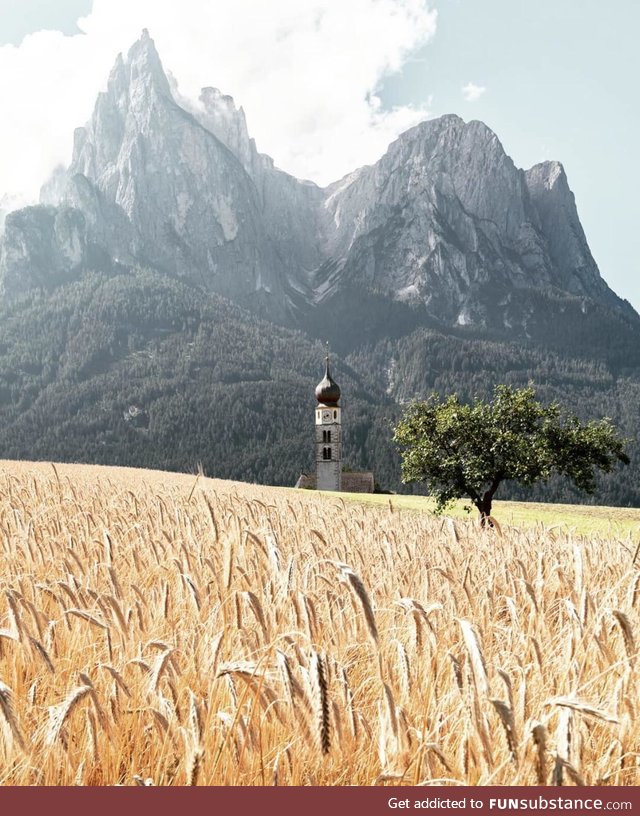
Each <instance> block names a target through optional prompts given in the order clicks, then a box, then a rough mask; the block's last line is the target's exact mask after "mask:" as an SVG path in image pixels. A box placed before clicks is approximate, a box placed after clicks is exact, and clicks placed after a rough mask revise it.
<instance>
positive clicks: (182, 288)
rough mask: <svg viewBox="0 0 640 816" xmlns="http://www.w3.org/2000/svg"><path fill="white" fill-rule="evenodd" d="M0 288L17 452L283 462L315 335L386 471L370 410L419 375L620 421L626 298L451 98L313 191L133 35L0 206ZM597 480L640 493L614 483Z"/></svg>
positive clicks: (568, 199)
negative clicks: (443, 108)
mask: <svg viewBox="0 0 640 816" xmlns="http://www.w3.org/2000/svg"><path fill="white" fill-rule="evenodd" d="M0 296H1V298H2V305H1V306H0V318H1V319H2V325H3V328H2V330H1V331H0V427H3V428H4V429H5V435H4V436H5V439H6V440H7V442H6V447H7V449H8V451H9V452H11V454H12V455H16V456H28V455H29V451H30V452H31V453H32V455H38V456H42V457H53V456H54V455H55V456H56V457H57V458H67V459H68V458H71V459H73V458H76V457H78V456H81V457H83V458H84V459H85V460H88V461H100V462H113V463H119V464H122V463H125V462H130V463H131V464H139V465H147V466H154V467H163V466H164V467H172V468H176V469H181V468H185V467H190V466H193V464H194V462H196V461H197V460H198V459H201V460H203V461H206V463H207V466H208V467H209V468H210V472H213V473H215V474H216V475H224V476H231V477H234V478H250V479H258V480H262V481H272V482H275V483H287V482H290V481H292V479H293V478H294V477H295V475H296V471H299V470H301V469H304V468H305V467H308V466H309V465H310V462H309V455H310V448H309V445H310V442H309V439H310V437H309V438H308V436H307V424H308V422H307V420H306V419H305V416H306V414H305V411H306V410H308V402H307V400H306V396H305V395H306V394H311V387H312V385H313V380H314V378H315V377H316V376H317V365H316V364H315V363H314V360H315V357H319V346H318V345H317V341H318V340H326V339H329V340H330V341H331V343H332V347H333V348H334V349H335V350H336V351H337V352H338V353H339V355H340V357H341V359H339V360H338V361H337V371H338V373H340V372H342V373H343V374H344V376H345V377H346V378H347V380H346V381H345V382H346V385H347V388H343V390H344V392H345V394H349V393H351V400H352V402H351V404H350V406H349V408H350V410H351V413H350V422H351V426H350V428H351V430H350V431H347V436H346V451H347V454H348V457H349V464H351V465H353V466H359V467H365V466H366V467H374V468H375V469H376V471H377V472H378V473H379V474H380V475H381V478H382V480H383V481H384V482H385V483H386V484H387V485H388V486H391V487H394V488H398V487H399V486H400V485H399V480H398V461H397V456H395V454H394V451H393V449H392V447H391V444H390V441H389V436H390V428H389V424H390V422H392V421H393V419H394V418H395V417H397V416H398V412H399V410H400V406H401V404H402V403H403V402H404V401H406V400H407V399H411V398H413V397H423V396H425V395H426V394H428V393H430V392H431V391H433V390H457V391H459V392H460V393H462V394H464V395H466V396H472V395H473V394H475V393H486V392H487V391H489V390H490V389H491V387H492V385H493V383H495V382H500V381H508V382H514V383H526V382H527V381H528V380H529V379H534V380H535V381H536V382H537V383H538V384H539V385H540V388H541V391H542V393H543V394H544V396H545V397H548V398H554V397H559V398H560V399H562V400H563V401H566V402H569V403H570V404H573V405H574V406H575V407H576V408H577V409H579V410H580V411H581V412H582V413H583V414H584V415H585V416H590V415H602V414H603V413H607V414H609V415H611V416H612V417H613V418H614V419H616V420H617V421H619V422H620V423H621V425H622V427H623V428H624V429H626V431H627V433H628V434H629V435H633V436H635V432H636V427H637V411H636V413H634V409H633V404H634V400H635V405H637V404H639V403H638V400H637V397H638V382H640V318H639V317H638V315H637V314H636V312H635V311H634V310H633V309H632V307H631V306H630V305H629V304H628V303H627V302H626V301H623V300H621V299H620V298H618V296H617V295H616V294H615V293H614V292H612V291H611V289H610V288H609V287H608V286H607V284H606V283H605V281H604V280H603V278H602V277H601V275H600V272H599V270H598V267H597V264H596V263H595V261H594V259H593V257H592V255H591V252H590V250H589V246H588V243H587V240H586V237H585V234H584V231H583V229H582V226H581V224H580V220H579V217H578V212H577V209H576V203H575V199H574V196H573V193H572V192H571V190H570V187H569V184H568V180H567V177H566V174H565V172H564V169H563V167H562V165H561V164H560V163H558V162H544V163H542V164H539V165H536V166H535V167H532V168H531V169H529V170H527V171H524V170H521V169H519V168H517V167H516V166H515V165H514V163H513V161H512V160H511V159H510V158H509V156H508V155H507V154H506V153H505V151H504V149H503V147H502V145H501V144H500V141H499V139H498V138H497V136H496V135H495V134H494V133H493V132H492V131H491V130H490V129H489V128H488V127H487V126H486V125H484V124H483V123H481V122H477V121H472V122H464V121H463V120H462V119H461V118H460V117H458V116H454V115H450V116H443V117H440V118H439V119H434V120H429V121H427V122H423V123H422V124H420V125H418V126H417V127H414V128H412V129H411V130H409V131H407V132H406V133H403V134H402V135H401V136H400V137H399V138H398V139H397V140H396V141H395V142H394V143H393V144H391V145H390V147H389V149H388V150H387V152H386V153H385V155H384V156H383V157H382V158H381V159H380V160H379V161H378V162H376V163H375V164H374V165H371V166H365V167H362V168H359V169H357V170H355V171H354V172H353V173H351V174H349V175H348V176H346V177H345V178H343V179H341V180H340V181H337V182H336V183H334V184H331V185H329V186H328V187H326V188H321V187H319V186H317V185H316V184H313V183H312V182H309V181H301V180H298V179H296V178H294V177H292V176H290V175H289V174H287V173H285V172H283V171H281V170H279V169H278V168H277V167H275V165H274V163H273V161H272V160H271V159H270V158H269V157H268V156H265V155H263V154H261V153H259V152H258V149H257V147H256V144H255V142H254V140H253V139H251V137H250V135H249V130H248V127H247V122H246V117H245V114H244V111H243V110H242V108H237V107H236V104H235V102H234V100H233V99H232V98H231V97H229V96H226V95H224V94H223V93H222V92H220V91H219V90H217V89H215V88H212V87H208V88H205V89H203V91H202V93H201V96H200V99H199V100H198V102H197V103H193V102H191V101H187V100H185V99H183V98H182V97H181V96H180V95H179V93H178V91H177V90H176V88H175V87H174V85H173V84H172V82H171V81H170V80H169V79H168V78H167V75H166V74H165V72H164V69H163V66H162V64H161V61H160V57H159V56H158V53H157V51H156V48H155V45H154V43H153V40H152V39H151V37H150V36H149V34H148V32H146V31H145V32H143V35H142V37H141V38H140V40H139V41H138V42H136V43H135V44H134V45H133V47H132V48H131V50H130V51H129V53H128V55H127V57H126V58H123V57H122V56H119V57H118V59H117V60H116V63H115V65H114V68H113V70H112V72H111V74H110V76H109V79H108V82H107V85H106V89H105V91H104V92H103V93H101V94H100V95H99V96H98V99H97V102H96V105H95V109H94V112H93V115H92V117H91V119H90V121H89V122H88V123H87V125H86V126H85V127H81V128H78V129H77V130H76V132H75V138H74V148H73V155H72V158H71V162H70V165H69V167H67V168H61V169H59V170H58V171H56V173H55V174H54V175H53V176H52V178H51V179H50V180H49V181H48V182H47V183H46V184H45V186H44V187H43V189H42V193H41V203H40V204H39V205H37V206H33V207H28V208H25V209H22V210H18V211H15V212H12V213H9V214H8V215H6V217H5V220H4V230H3V234H2V238H1V240H0ZM71 306H73V308H71ZM250 327H253V328H250ZM49 337H50V338H53V339H51V341H49V340H48V339H47V338H49ZM284 348H286V349H287V351H286V353H283V351H282V349H284ZM194 349H197V353H196V351H194ZM278 354H279V355H280V358H279V359H280V363H278V362H276V359H275V358H276V356H277V355H278ZM194 355H195V356H194ZM194 360H198V362H197V363H196V362H194ZM285 360H286V363H287V365H286V366H283V364H282V363H283V361H285ZM172 366H175V367H176V368H175V370H174V369H173V368H172ZM230 372H232V373H230ZM350 388H351V392H350ZM347 399H349V397H347ZM278 401H281V407H280V408H276V404H277V403H278ZM285 403H286V407H284V406H285ZM345 404H347V403H345ZM229 412H231V414H232V415H233V416H234V424H233V428H234V430H233V432H232V433H228V424H229V415H228V414H229ZM263 412H264V416H262V414H263ZM258 416H262V418H261V419H258V418H257V417H258ZM248 451H253V452H254V453H255V456H254V458H253V459H252V458H251V456H249V455H248ZM285 451H286V457H285V460H282V458H281V457H282V456H283V454H284V452H285ZM632 452H633V465H632V470H633V472H634V473H639V474H640V462H639V461H638V456H637V449H636V448H635V447H633V446H632ZM252 455H253V454H252ZM278 457H280V459H279V458H278ZM639 481H640V480H636V482H635V484H638V482H639ZM607 485H608V487H607ZM612 485H613V486H612ZM545 490H546V493H545ZM562 490H564V488H560V487H559V486H558V485H552V486H551V487H548V488H542V495H546V496H549V495H551V496H554V497H558V496H560V495H564V494H563V493H561V491H562ZM603 490H604V491H605V492H606V491H607V490H609V493H608V494H607V496H608V500H609V501H611V502H612V503H613V502H619V503H640V488H637V487H634V482H633V480H629V479H626V480H625V481H624V482H623V481H622V480H621V479H618V481H615V480H613V481H612V480H608V481H607V482H606V484H605V483H603Z"/></svg>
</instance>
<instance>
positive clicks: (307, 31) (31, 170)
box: [0, 0, 436, 199]
mask: <svg viewBox="0 0 640 816" xmlns="http://www.w3.org/2000/svg"><path fill="white" fill-rule="evenodd" d="M79 27H80V29H81V31H82V32H83V33H82V34H78V35H75V36H71V37H65V36H63V35H62V34H60V33H59V32H51V31H41V32H38V33H35V34H32V35H30V36H28V37H27V38H26V39H25V40H24V41H23V42H22V43H21V45H20V46H19V47H14V46H4V47H2V48H0V99H1V100H2V118H3V123H2V127H0V197H1V196H2V195H3V194H6V193H8V194H16V193H21V194H23V195H24V196H26V197H27V198H31V199H33V198H35V197H36V196H37V192H38V189H39V186H40V184H41V183H42V182H43V181H44V180H45V179H46V177H47V176H48V175H49V173H50V172H51V170H52V169H53V168H54V166H55V165H56V164H60V163H64V164H66V163H68V161H69V159H70V155H71V148H72V141H73V129H74V128H75V127H77V126H78V125H83V124H84V123H85V122H86V121H87V119H88V118H89V116H90V115H91V111H92V109H93V104H94V101H95V97H96V95H97V93H98V92H99V91H100V90H102V89H104V86H105V83H106V79H107V76H108V73H109V70H110V68H111V65H112V64H113V62H114V60H115V57H116V54H117V53H118V52H119V51H125V52H126V51H127V50H128V48H129V47H130V46H131V44H132V43H133V42H134V41H135V40H136V39H137V38H138V37H139V36H140V33H141V31H142V29H143V28H145V27H146V28H148V29H149V31H150V33H151V36H152V37H153V38H154V40H155V42H156V45H157V47H158V51H159V53H160V57H161V59H162V61H163V64H164V67H165V69H166V70H167V71H170V72H171V73H172V74H173V75H174V76H175V78H176V79H177V81H178V85H179V90H180V92H181V93H182V94H184V95H185V96H187V97H189V98H191V99H196V98H197V96H198V94H199V91H200V88H201V87H202V86H204V85H214V86H216V87H218V88H220V89H221V90H222V91H224V92H225V93H229V94H232V95H233V96H234V97H235V99H236V102H237V103H238V104H241V105H243V107H244V109H245V112H246V114H247V120H248V124H249V129H250V131H251V134H252V135H253V136H254V137H255V139H256V142H257V144H258V149H259V150H261V151H262V152H265V153H269V154H270V155H272V156H273V157H274V159H275V160H276V163H277V164H278V165H279V166H280V167H282V168H284V169H285V170H287V171H289V172H291V173H293V174H295V175H298V176H301V177H307V178H312V179H314V180H316V181H318V182H320V183H327V182H329V181H333V180H334V179H336V178H339V177H340V176H342V175H343V174H345V173H347V172H349V171H350V170H352V169H353V168H354V167H356V166H358V165H361V164H364V163H368V162H371V161H375V160H376V159H377V158H378V157H379V156H380V155H381V153H382V152H383V151H384V149H385V148H386V146H387V145H388V143H389V142H390V141H391V140H392V139H393V138H395V137H396V136H397V135H398V134H399V133H400V132H401V131H402V130H404V129H406V128H407V127H411V126H412V125H414V124H416V123H417V122H418V121H420V120H421V119H424V118H425V117H426V116H427V115H428V111H427V110H426V109H424V108H414V107H409V106H403V107H399V108H397V109H394V110H392V111H384V110H382V106H381V104H380V100H379V98H378V97H377V95H376V90H377V89H378V88H379V86H380V83H381V81H382V79H383V78H384V77H385V76H387V75H389V74H390V73H394V72H397V71H399V70H400V69H401V67H402V65H403V63H404V62H405V61H406V59H407V58H408V57H409V55H410V54H411V53H412V52H413V51H415V49H416V48H418V47H420V46H421V45H423V44H424V43H425V42H426V41H427V40H428V39H429V38H430V37H431V36H432V35H433V34H434V32H435V27H436V12H435V11H432V10H430V9H429V8H428V5H427V0H349V2H347V3H345V2H343V0H305V2H303V3H301V2H300V0H269V2H268V3H263V2H260V0H217V2H215V3H212V2H210V0H181V2H180V3H169V2H166V0H161V1H160V2H159V0H94V4H93V8H92V11H91V13H90V14H89V15H88V16H87V17H85V18H82V19H81V20H80V21H79Z"/></svg>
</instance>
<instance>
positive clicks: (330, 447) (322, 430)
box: [316, 353, 342, 491]
mask: <svg viewBox="0 0 640 816" xmlns="http://www.w3.org/2000/svg"><path fill="white" fill-rule="evenodd" d="M325 366H326V368H325V373H324V378H323V379H322V380H321V381H320V382H319V383H318V385H317V387H316V400H317V403H318V404H317V405H316V490H336V491H339V490H340V489H341V487H342V419H341V417H340V406H339V405H338V402H339V401H340V386H339V385H338V383H337V382H335V380H334V379H333V378H332V377H331V372H330V371H329V354H328V353H327V357H326V360H325Z"/></svg>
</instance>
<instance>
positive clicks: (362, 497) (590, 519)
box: [328, 493, 640, 541]
mask: <svg viewBox="0 0 640 816" xmlns="http://www.w3.org/2000/svg"><path fill="white" fill-rule="evenodd" d="M328 495H334V496H340V497H341V498H343V499H345V500H347V501H357V502H364V503H366V504H377V505H380V506H381V507H388V506H389V502H391V504H392V506H393V507H394V509H400V510H409V511H414V512H421V513H431V514H433V512H434V507H435V503H434V501H433V500H432V499H429V498H427V497H425V496H399V495H393V496H389V495H378V494H366V493H334V494H328ZM464 508H465V502H464V501H459V502H456V504H454V505H453V506H452V507H451V508H450V509H448V510H447V512H446V514H445V515H448V516H452V517H454V518H472V519H473V518H476V516H477V513H476V511H475V509H473V511H472V512H471V513H470V514H469V513H467V512H466V511H465V509H464ZM493 516H494V518H496V519H497V521H498V523H499V524H500V525H502V526H514V527H533V526H535V525H536V524H543V525H544V526H545V527H558V528H559V530H562V532H575V533H576V534H578V535H600V536H603V537H606V538H627V537H631V539H632V540H634V541H640V509H638V508H628V507H597V506H590V505H583V504H538V503H534V502H512V501H496V502H494V504H493Z"/></svg>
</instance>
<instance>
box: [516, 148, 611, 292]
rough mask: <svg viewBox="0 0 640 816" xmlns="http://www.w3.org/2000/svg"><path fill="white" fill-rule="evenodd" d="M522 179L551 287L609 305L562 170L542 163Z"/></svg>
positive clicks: (554, 165) (604, 284)
mask: <svg viewBox="0 0 640 816" xmlns="http://www.w3.org/2000/svg"><path fill="white" fill-rule="evenodd" d="M525 178H526V181H527V188H528V190H529V195H530V197H531V201H532V203H533V205H534V207H535V209H536V212H537V215H538V219H539V222H540V228H541V230H542V234H543V236H544V240H545V243H546V247H547V250H548V252H549V258H550V260H551V264H552V269H553V276H554V282H555V284H556V285H557V286H558V287H559V288H560V289H564V290H566V291H567V292H573V293H575V294H578V295H587V296H588V297H592V298H594V299H596V300H598V299H604V300H605V301H612V300H613V299H612V298H611V294H612V293H611V291H610V290H609V288H608V287H607V285H606V283H605V282H604V281H603V280H602V278H601V277H600V273H599V271H598V267H597V264H596V262H595V261H594V259H593V257H592V255H591V252H590V251H589V245H588V244H587V239H586V237H585V234H584V230H583V229H582V224H581V223H580V219H579V217H578V211H577V209H576V202H575V197H574V195H573V193H572V192H571V190H570V189H569V183H568V181H567V176H566V173H565V172H564V168H563V166H562V165H561V164H560V162H556V161H548V162H542V163H541V164H536V165H535V166H534V167H532V168H531V169H530V170H527V171H526V173H525Z"/></svg>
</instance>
